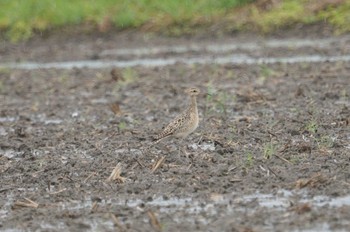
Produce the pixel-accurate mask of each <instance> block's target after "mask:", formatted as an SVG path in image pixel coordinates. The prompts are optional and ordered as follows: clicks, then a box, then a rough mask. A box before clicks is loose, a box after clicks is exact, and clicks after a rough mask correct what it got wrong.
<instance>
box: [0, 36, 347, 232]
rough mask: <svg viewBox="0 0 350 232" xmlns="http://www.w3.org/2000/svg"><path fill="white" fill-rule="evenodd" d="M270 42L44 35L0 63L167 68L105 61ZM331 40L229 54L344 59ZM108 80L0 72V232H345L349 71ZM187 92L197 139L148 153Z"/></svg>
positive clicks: (176, 73) (147, 73)
mask: <svg viewBox="0 0 350 232" xmlns="http://www.w3.org/2000/svg"><path fill="white" fill-rule="evenodd" d="M288 36H289V35H288ZM288 38H289V37H288ZM297 38H298V39H305V40H309V41H314V40H318V39H325V38H323V37H321V36H318V35H317V34H314V33H311V34H310V35H307V36H303V35H298V37H297ZM344 38H345V39H344ZM269 39H277V38H276V37H273V38H257V37H256V36H254V35H240V36H232V37H229V36H224V37H221V38H215V39H212V38H192V39H186V38H178V39H167V38H158V37H152V36H145V35H140V34H137V33H127V32H125V33H123V34H120V35H117V34H111V35H105V36H102V37H100V38H99V37H97V36H91V37H88V36H76V37H68V36H64V35H53V36H50V37H48V38H42V39H41V38H36V39H33V40H32V41H29V42H27V43H23V44H21V45H16V46H15V45H11V44H8V43H6V42H3V43H2V44H1V48H0V53H1V55H0V62H1V63H8V62H14V61H36V62H49V61H50V62H53V61H75V60H100V61H104V60H109V59H118V60H133V59H136V58H137V59H140V58H149V59H151V58H161V59H166V58H168V57H172V56H178V55H179V54H174V52H155V53H153V54H136V55H135V54H133V55H132V54H131V55H130V54H126V55H125V54H124V55H120V54H119V55H118V56H116V57H115V56H112V55H103V51H107V50H109V49H117V50H118V49H121V48H130V49H131V48H144V47H153V46H170V45H186V44H190V43H191V44H193V43H196V44H209V43H211V44H213V43H214V44H222V43H229V44H238V45H239V44H240V43H244V42H256V43H257V44H259V43H261V42H262V41H265V40H269ZM282 39H283V38H282ZM285 39H286V36H285ZM326 39H329V37H327V38H326ZM330 39H334V40H335V42H331V43H330V45H329V46H312V45H308V46H302V47H283V48H282V47H279V48H277V49H276V48H273V47H268V46H267V47H264V46H262V49H250V50H249V49H247V50H244V49H240V48H238V49H236V50H235V51H234V52H233V54H237V53H240V54H241V53H244V54H248V55H249V56H251V57H255V58H259V57H288V56H295V55H315V54H317V55H321V56H323V55H324V56H336V55H344V54H349V53H350V39H349V37H346V36H343V37H341V39H342V40H341V41H342V42H339V41H337V39H339V37H332V38H330ZM202 53H203V54H202ZM228 53H230V52H229V51H227V52H222V54H228ZM104 54H106V52H105V53H104ZM205 54H209V55H210V52H208V51H204V52H203V51H199V52H198V51H189V52H184V53H183V54H181V55H182V56H183V57H193V56H196V57H197V56H200V55H205ZM111 69H112V68H102V69H98V68H95V69H91V68H89V67H86V68H73V69H55V68H51V69H50V68H49V69H33V70H25V69H8V68H2V69H1V70H0V99H1V102H0V104H1V105H0V138H1V139H0V176H1V178H0V193H1V195H0V206H1V209H0V230H2V231H21V230H30V231H86V230H90V231H114V230H117V231H256V232H258V231H349V228H350V214H349V212H350V181H349V178H350V165H349V163H350V155H349V153H350V143H349V141H350V130H349V119H350V85H349V84H350V62H349V61H346V60H345V61H342V60H340V61H335V62H317V61H316V62H296V63H283V62H282V63H278V62H277V63H271V64H230V63H227V64H191V65H188V64H184V63H181V62H180V63H176V64H173V65H167V66H153V67H146V66H141V65H139V66H135V67H129V68H119V69H117V70H116V72H115V74H114V75H111V74H110V72H111ZM191 86H195V87H198V88H200V89H201V91H202V93H203V94H202V95H200V96H199V99H198V104H199V113H200V119H201V121H200V125H199V128H198V129H197V130H196V131H195V133H193V134H192V135H191V136H189V137H188V138H187V139H186V140H185V141H183V142H181V141H177V140H175V139H169V140H166V141H163V142H161V143H160V144H158V145H155V146H151V147H150V145H151V136H152V135H154V134H155V133H156V132H157V131H159V130H160V129H161V128H162V126H164V125H166V123H167V122H169V120H171V119H172V118H173V117H174V116H176V115H177V114H178V113H179V112H180V111H181V110H182V109H183V108H184V107H185V106H186V104H187V98H186V96H185V95H184V94H183V90H184V89H185V88H187V87H191ZM208 94H209V95H208ZM182 147H185V149H186V150H187V155H185V154H183V152H181V150H183V149H181V148H182ZM161 161H162V162H161ZM157 162H158V164H160V165H159V166H157V167H156V164H157ZM117 165H118V166H119V167H120V168H121V173H120V175H119V176H118V175H117V177H116V180H108V177H109V176H110V175H111V173H112V171H113V169H114V168H115V167H116V166H117ZM117 174H118V173H117Z"/></svg>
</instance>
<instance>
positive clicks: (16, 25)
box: [0, 0, 350, 42]
mask: <svg viewBox="0 0 350 232" xmlns="http://www.w3.org/2000/svg"><path fill="white" fill-rule="evenodd" d="M265 3H267V4H270V5H268V6H265V5H264V4H265ZM315 22H326V23H329V24H331V25H333V26H334V28H335V30H336V33H344V32H348V31H350V0H337V1H329V0H320V1H316V0H315V1H308V0H277V1H254V0H220V1H216V0H196V1H192V0H130V1H124V0H70V1H68V0H59V1H53V0H0V31H1V32H4V33H5V37H6V38H7V39H9V40H11V41H13V42H16V41H19V40H25V39H28V38H30V37H31V36H32V35H33V34H34V33H35V32H37V31H46V30H49V29H53V28H60V27H66V26H71V25H89V26H92V28H95V29H98V30H100V31H108V30H109V29H110V28H111V27H116V28H119V29H126V28H142V30H146V31H156V32H162V33H166V34H170V35H182V34H188V33H196V32H197V31H198V30H200V29H205V28H206V27H208V26H210V25H213V24H216V25H225V26H223V27H222V30H223V31H225V30H237V29H238V30H241V29H249V28H255V29H258V30H259V31H262V32H271V31H273V30H275V29H278V28H281V27H286V26H291V25H294V24H297V23H303V24H308V23H315ZM221 23H222V24H221ZM219 30H220V29H219Z"/></svg>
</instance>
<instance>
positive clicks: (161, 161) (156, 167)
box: [151, 156, 165, 173]
mask: <svg viewBox="0 0 350 232" xmlns="http://www.w3.org/2000/svg"><path fill="white" fill-rule="evenodd" d="M164 160H165V156H162V157H161V158H160V159H159V160H157V162H156V163H155V164H154V165H153V167H152V170H151V173H154V172H155V171H156V170H157V169H158V168H159V167H160V166H161V165H162V163H163V162H164Z"/></svg>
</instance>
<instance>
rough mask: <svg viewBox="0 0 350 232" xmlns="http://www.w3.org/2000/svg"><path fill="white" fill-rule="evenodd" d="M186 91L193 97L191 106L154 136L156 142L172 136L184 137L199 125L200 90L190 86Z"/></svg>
mask: <svg viewBox="0 0 350 232" xmlns="http://www.w3.org/2000/svg"><path fill="white" fill-rule="evenodd" d="M185 92H186V93H187V94H188V95H189V96H190V98H191V101H190V104H189V106H188V107H187V109H186V110H185V111H184V112H182V113H181V114H180V115H178V116H177V117H176V118H175V119H174V120H173V121H171V122H170V123H169V124H168V125H167V126H166V127H165V128H164V129H163V131H161V132H160V133H159V134H158V135H156V136H154V140H155V143H158V142H159V141H161V140H162V139H164V138H167V137H170V136H174V137H176V138H182V139H184V138H186V137H187V136H188V135H189V134H191V133H192V132H193V131H194V130H196V128H197V127H198V122H199V118H198V109H197V95H198V94H199V93H200V91H199V89H197V88H189V89H187V90H186V91H185Z"/></svg>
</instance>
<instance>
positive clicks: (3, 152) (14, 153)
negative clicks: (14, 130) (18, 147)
mask: <svg viewBox="0 0 350 232" xmlns="http://www.w3.org/2000/svg"><path fill="white" fill-rule="evenodd" d="M23 154H24V152H23V151H19V152H18V151H15V150H13V149H5V150H3V149H0V157H1V156H5V157H6V158H8V159H13V158H17V157H20V156H22V155H23ZM17 159H18V158H17Z"/></svg>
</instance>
